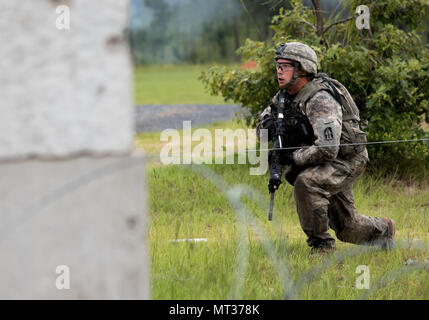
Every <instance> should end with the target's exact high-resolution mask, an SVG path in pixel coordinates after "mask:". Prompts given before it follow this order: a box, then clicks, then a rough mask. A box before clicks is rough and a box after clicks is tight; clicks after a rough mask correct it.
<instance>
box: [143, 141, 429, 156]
mask: <svg viewBox="0 0 429 320" xmlns="http://www.w3.org/2000/svg"><path fill="white" fill-rule="evenodd" d="M194 142H197V141H194ZM412 142H414V143H417V142H429V138H420V139H403V140H381V141H370V142H356V143H340V144H324V145H314V144H313V145H310V146H300V147H282V148H260V149H246V150H243V149H240V148H239V149H238V150H229V152H228V151H226V150H222V151H211V152H203V155H204V156H217V155H221V156H225V155H231V154H237V153H250V152H269V151H281V150H299V149H308V148H332V147H343V146H360V145H381V144H393V143H412ZM179 147H180V146H179ZM233 147H234V148H235V145H234V146H233ZM428 147H429V146H428ZM224 148H225V147H224ZM182 155H191V156H193V155H194V153H193V152H191V153H187V152H183V151H181V152H172V154H171V157H180V156H182ZM198 155H201V152H200V154H198ZM146 157H147V158H148V159H152V158H160V156H159V155H154V154H147V155H146ZM171 157H170V158H171ZM425 157H426V156H425Z"/></svg>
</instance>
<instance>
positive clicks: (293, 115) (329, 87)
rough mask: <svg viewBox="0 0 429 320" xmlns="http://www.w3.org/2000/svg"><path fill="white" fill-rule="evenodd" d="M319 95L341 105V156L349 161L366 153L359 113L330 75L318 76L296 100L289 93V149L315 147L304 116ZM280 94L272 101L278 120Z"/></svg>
mask: <svg viewBox="0 0 429 320" xmlns="http://www.w3.org/2000/svg"><path fill="white" fill-rule="evenodd" d="M319 91H327V92H329V93H330V94H331V95H332V96H333V97H334V98H335V100H337V102H338V103H339V104H340V105H341V109H342V114H343V115H342V132H341V138H340V143H341V144H342V145H343V144H344V146H341V147H340V150H339V154H340V156H341V157H342V158H344V159H349V158H351V157H353V156H354V155H356V154H358V153H360V152H362V151H363V150H364V149H365V143H366V135H365V133H364V132H363V131H361V130H360V127H359V122H360V117H359V109H358V108H357V106H356V104H355V102H354V101H353V98H352V97H351V95H350V93H349V92H348V90H347V89H346V88H345V87H344V86H343V85H342V84H341V83H340V82H339V81H337V80H335V79H331V78H329V77H328V76H327V75H325V74H323V73H320V74H317V75H316V76H315V77H314V78H313V79H312V81H310V82H308V83H307V84H306V85H305V86H304V87H303V88H302V89H301V90H300V91H299V92H298V93H297V94H296V96H295V97H292V98H291V97H288V95H287V93H286V103H285V127H286V132H287V135H286V137H285V141H286V145H287V146H291V147H299V146H304V145H311V144H313V142H314V140H315V137H314V133H313V128H312V126H311V124H310V122H309V120H308V118H307V116H306V114H305V108H306V103H307V102H308V101H309V100H310V99H311V98H312V97H313V96H314V95H315V94H316V93H317V92H319ZM281 94H283V93H282V92H281V91H280V92H279V94H277V95H276V96H275V97H274V98H273V99H272V105H274V108H272V111H273V114H274V116H275V117H276V110H277V107H278V104H279V102H278V97H279V95H281Z"/></svg>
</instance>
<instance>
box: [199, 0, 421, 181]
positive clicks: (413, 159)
mask: <svg viewBox="0 0 429 320" xmlns="http://www.w3.org/2000/svg"><path fill="white" fill-rule="evenodd" d="M314 2H317V1H314ZM365 2H366V3H365ZM362 4H366V5H367V6H368V7H369V8H370V28H371V29H370V30H366V29H363V30H359V29H358V28H357V27H356V24H355V17H356V16H355V17H354V18H353V16H354V15H355V10H356V8H357V7H358V6H359V5H362ZM426 10H427V5H426V4H425V1H424V0H404V1H401V2H397V1H392V0H379V1H376V2H372V4H371V3H370V2H369V1H362V0H358V1H357V0H349V1H346V2H345V6H344V9H343V11H341V12H339V13H338V14H336V15H335V16H334V17H331V18H330V19H317V16H316V14H315V12H317V10H311V9H310V8H308V7H305V6H304V5H303V4H302V3H301V2H300V1H297V0H294V1H292V9H291V10H283V9H280V11H279V14H278V15H277V16H275V17H274V18H273V21H272V26H271V28H272V29H273V30H274V36H273V38H272V40H271V41H266V42H259V41H252V40H250V39H247V41H246V43H245V45H244V46H243V47H241V48H240V49H239V50H238V51H237V54H239V55H241V56H242V59H243V61H247V60H254V61H257V62H258V65H259V68H258V69H257V70H253V71H252V70H246V69H240V68H226V67H222V66H213V67H211V68H210V69H209V70H208V71H207V72H205V73H203V74H202V75H201V80H202V81H203V83H204V84H205V86H206V88H208V90H209V91H210V92H211V93H212V94H214V95H219V94H220V95H222V96H223V97H224V98H225V99H226V100H232V101H234V102H235V103H238V104H240V105H242V107H243V108H244V109H246V111H248V114H249V115H248V116H247V119H246V120H247V123H248V124H253V125H254V124H255V118H256V115H257V113H258V112H259V111H260V110H262V109H263V108H265V106H267V104H268V102H269V99H270V98H271V97H272V96H273V95H274V94H275V93H276V92H277V90H278V86H277V81H276V75H275V68H274V61H273V57H274V51H275V48H276V47H277V46H278V45H280V44H281V43H284V42H288V41H300V42H304V43H306V44H308V45H310V46H311V47H312V48H313V49H314V50H315V51H316V53H317V54H318V58H319V71H320V72H325V73H327V74H328V75H330V76H331V77H333V78H335V79H337V80H339V81H340V82H342V83H343V84H344V85H345V86H346V87H347V88H348V90H349V91H350V93H351V95H352V96H353V98H354V100H355V102H356V104H357V105H358V107H359V109H360V114H361V118H362V119H366V120H368V121H369V125H368V127H367V128H366V129H365V130H366V131H367V133H368V140H369V141H380V140H404V139H419V138H422V137H424V136H425V134H426V136H428V132H427V131H426V132H425V131H424V130H423V123H424V122H426V123H429V102H428V100H429V99H428V92H429V90H428V89H429V83H428V81H429V80H428V79H429V77H428V70H429V53H428V45H427V44H425V43H423V41H422V37H421V34H422V32H423V31H424V18H425V15H426V14H427V13H426ZM344 16H346V17H350V19H341V17H344ZM341 20H342V22H340V23H333V21H335V22H339V21H341ZM345 20H346V21H345ZM321 22H322V23H321ZM428 147H429V143H427V142H425V143H396V144H383V145H370V146H368V150H369V152H370V159H371V162H372V164H373V165H374V166H383V167H385V168H394V169H395V170H398V169H399V172H400V173H401V172H402V173H407V172H408V169H409V168H414V171H415V172H419V170H425V169H426V168H427V167H428V163H429V151H428V150H429V148H428Z"/></svg>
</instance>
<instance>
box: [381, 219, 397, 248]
mask: <svg viewBox="0 0 429 320" xmlns="http://www.w3.org/2000/svg"><path fill="white" fill-rule="evenodd" d="M382 219H383V220H384V221H385V222H386V224H387V231H386V233H385V235H384V238H383V240H382V242H381V249H382V250H386V251H388V250H392V249H394V246H395V244H394V238H395V233H396V226H395V222H394V221H393V220H392V219H389V218H382Z"/></svg>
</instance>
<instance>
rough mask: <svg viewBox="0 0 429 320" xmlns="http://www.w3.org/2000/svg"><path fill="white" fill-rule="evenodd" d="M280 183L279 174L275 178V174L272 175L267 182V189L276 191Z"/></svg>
mask: <svg viewBox="0 0 429 320" xmlns="http://www.w3.org/2000/svg"><path fill="white" fill-rule="evenodd" d="M281 184H282V180H281V176H279V177H278V178H277V177H276V175H273V176H272V177H270V181H269V183H268V190H269V191H270V192H271V193H273V192H276V191H277V189H278V188H279V186H280V185H281Z"/></svg>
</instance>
